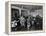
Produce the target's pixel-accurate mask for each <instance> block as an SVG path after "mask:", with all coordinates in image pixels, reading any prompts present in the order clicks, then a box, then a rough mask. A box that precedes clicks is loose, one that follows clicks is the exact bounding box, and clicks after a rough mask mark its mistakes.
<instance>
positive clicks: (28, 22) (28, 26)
mask: <svg viewBox="0 0 46 36" xmlns="http://www.w3.org/2000/svg"><path fill="white" fill-rule="evenodd" d="M30 26H31V25H30V17H28V18H27V29H28V30H29V29H30Z"/></svg>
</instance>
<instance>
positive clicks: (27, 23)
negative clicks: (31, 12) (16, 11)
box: [11, 15, 43, 31]
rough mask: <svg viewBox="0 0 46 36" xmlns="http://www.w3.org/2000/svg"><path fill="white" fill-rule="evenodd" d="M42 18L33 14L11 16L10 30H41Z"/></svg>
mask: <svg viewBox="0 0 46 36" xmlns="http://www.w3.org/2000/svg"><path fill="white" fill-rule="evenodd" d="M42 22H43V18H42V17H40V16H39V15H37V16H36V17H33V16H26V17H25V16H20V17H13V20H12V22H11V24H12V26H11V29H12V31H26V30H41V29H42V25H43V24H42Z"/></svg>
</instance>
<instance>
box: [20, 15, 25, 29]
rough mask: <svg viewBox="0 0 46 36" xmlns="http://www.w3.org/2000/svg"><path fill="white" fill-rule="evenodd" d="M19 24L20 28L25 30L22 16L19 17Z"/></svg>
mask: <svg viewBox="0 0 46 36" xmlns="http://www.w3.org/2000/svg"><path fill="white" fill-rule="evenodd" d="M20 24H21V28H22V29H23V30H24V28H25V18H24V17H23V16H21V17H20Z"/></svg>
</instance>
